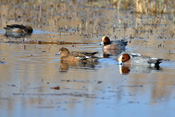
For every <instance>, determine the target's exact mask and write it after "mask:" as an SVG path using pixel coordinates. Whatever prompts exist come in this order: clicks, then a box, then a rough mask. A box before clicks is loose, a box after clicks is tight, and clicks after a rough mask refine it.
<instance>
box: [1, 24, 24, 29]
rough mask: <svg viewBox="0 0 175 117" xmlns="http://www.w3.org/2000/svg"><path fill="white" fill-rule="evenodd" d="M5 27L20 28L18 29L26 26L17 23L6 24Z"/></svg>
mask: <svg viewBox="0 0 175 117" xmlns="http://www.w3.org/2000/svg"><path fill="white" fill-rule="evenodd" d="M4 28H5V29H12V28H20V29H25V28H26V27H25V26H24V25H19V24H12V25H7V26H6V27H4Z"/></svg>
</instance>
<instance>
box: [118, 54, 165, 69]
mask: <svg viewBox="0 0 175 117" xmlns="http://www.w3.org/2000/svg"><path fill="white" fill-rule="evenodd" d="M116 60H117V61H118V62H119V64H120V65H145V66H149V67H158V66H159V64H160V63H161V62H162V60H163V59H160V58H152V57H149V56H143V55H141V54H139V53H130V52H122V53H121V54H120V55H119V57H116Z"/></svg>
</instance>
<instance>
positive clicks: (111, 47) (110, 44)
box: [101, 36, 128, 55]
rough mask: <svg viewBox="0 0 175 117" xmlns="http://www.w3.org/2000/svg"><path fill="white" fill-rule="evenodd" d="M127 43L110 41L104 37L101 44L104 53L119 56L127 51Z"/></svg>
mask: <svg viewBox="0 0 175 117" xmlns="http://www.w3.org/2000/svg"><path fill="white" fill-rule="evenodd" d="M127 43H128V42H127V41H124V40H117V41H110V39H109V37H107V36H104V37H102V41H101V44H102V45H104V46H103V52H104V53H106V54H113V55H116V54H119V53H121V52H122V51H124V50H125V47H126V45H127Z"/></svg>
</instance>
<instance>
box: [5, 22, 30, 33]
mask: <svg viewBox="0 0 175 117" xmlns="http://www.w3.org/2000/svg"><path fill="white" fill-rule="evenodd" d="M4 29H6V33H32V32H33V29H32V27H31V26H29V25H26V26H24V25H19V24H12V25H7V26H6V27H4Z"/></svg>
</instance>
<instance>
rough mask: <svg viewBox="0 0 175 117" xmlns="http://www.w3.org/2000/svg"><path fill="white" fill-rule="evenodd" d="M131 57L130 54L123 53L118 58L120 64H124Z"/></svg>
mask: <svg viewBox="0 0 175 117" xmlns="http://www.w3.org/2000/svg"><path fill="white" fill-rule="evenodd" d="M130 59H131V57H130V55H129V54H122V55H120V56H119V58H118V62H119V64H120V65H122V64H123V63H124V62H126V61H129V60H130Z"/></svg>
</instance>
